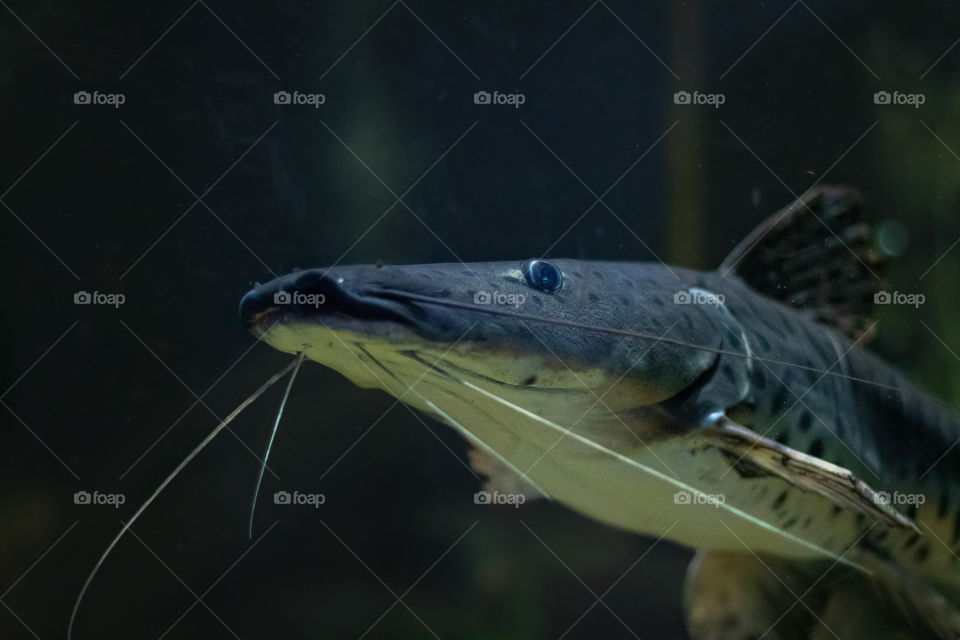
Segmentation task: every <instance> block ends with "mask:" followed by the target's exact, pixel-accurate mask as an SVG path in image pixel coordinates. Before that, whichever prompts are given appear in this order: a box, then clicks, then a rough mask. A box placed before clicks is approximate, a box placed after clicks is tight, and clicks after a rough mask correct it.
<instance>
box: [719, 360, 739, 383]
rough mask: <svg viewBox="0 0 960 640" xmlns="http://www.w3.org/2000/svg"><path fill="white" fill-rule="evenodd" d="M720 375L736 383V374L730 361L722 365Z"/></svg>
mask: <svg viewBox="0 0 960 640" xmlns="http://www.w3.org/2000/svg"><path fill="white" fill-rule="evenodd" d="M720 375H722V376H723V377H724V378H726V379H727V382H730V383H735V382H736V375H735V374H734V373H733V367H732V366H730V363H729V362H728V363H725V364H722V365H720Z"/></svg>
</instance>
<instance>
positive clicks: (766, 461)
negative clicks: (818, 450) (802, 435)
mask: <svg viewBox="0 0 960 640" xmlns="http://www.w3.org/2000/svg"><path fill="white" fill-rule="evenodd" d="M699 435H700V437H702V438H704V439H705V440H706V441H707V443H709V444H711V445H713V446H716V447H718V448H720V449H723V450H724V451H728V452H730V453H732V454H734V455H736V456H738V458H742V459H743V460H749V461H750V462H752V463H754V464H756V465H757V466H759V467H761V468H762V469H764V470H766V471H768V472H770V473H773V474H775V475H777V476H780V477H781V478H783V479H784V480H786V481H787V482H789V483H791V484H793V485H795V486H797V487H800V488H802V489H805V490H807V491H813V492H815V493H819V494H820V495H822V496H824V497H825V498H827V499H828V500H830V501H831V502H833V503H834V504H836V505H838V506H840V507H844V508H849V509H853V510H855V511H857V512H859V513H862V514H864V515H867V516H869V517H871V518H874V519H876V520H879V521H880V522H883V523H885V524H887V525H889V526H893V527H905V528H908V529H912V530H914V531H916V532H918V533H919V532H920V529H919V528H918V527H917V525H916V524H914V523H913V521H912V520H910V519H909V518H907V517H906V516H904V515H903V514H901V513H900V512H898V511H897V510H896V509H894V508H893V507H891V506H890V505H889V504H886V502H885V501H884V500H882V499H881V496H880V495H878V493H877V492H876V491H874V490H873V489H872V488H871V487H870V486H869V485H867V483H865V482H864V481H863V480H860V479H859V478H857V477H856V476H855V475H854V474H853V472H852V471H850V470H849V469H846V468H844V467H840V466H838V465H835V464H833V463H831V462H827V461H826V460H822V459H820V458H816V457H814V456H811V455H808V454H806V453H803V452H801V451H797V450H796V449H791V448H790V447H788V446H786V445H783V444H780V443H779V442H776V441H775V440H771V439H769V438H765V437H764V436H762V435H760V434H759V433H756V432H755V431H752V430H751V429H748V428H746V427H744V426H742V425H739V424H737V423H735V422H733V421H731V420H729V419H723V420H721V421H719V422H718V423H716V424H715V425H712V426H709V427H705V428H704V429H702V430H701V432H700V434H699Z"/></svg>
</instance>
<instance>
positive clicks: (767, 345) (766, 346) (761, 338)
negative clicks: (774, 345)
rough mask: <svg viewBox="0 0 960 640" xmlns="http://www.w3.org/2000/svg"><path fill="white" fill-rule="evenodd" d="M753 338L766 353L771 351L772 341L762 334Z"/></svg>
mask: <svg viewBox="0 0 960 640" xmlns="http://www.w3.org/2000/svg"><path fill="white" fill-rule="evenodd" d="M753 337H754V338H755V339H756V341H757V344H759V345H760V347H761V348H762V349H763V350H764V351H770V341H769V340H767V339H766V337H764V335H763V334H762V333H756V334H754V336H753Z"/></svg>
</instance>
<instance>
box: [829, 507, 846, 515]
mask: <svg viewBox="0 0 960 640" xmlns="http://www.w3.org/2000/svg"><path fill="white" fill-rule="evenodd" d="M841 511H843V509H841V508H840V507H838V506H837V505H833V508H832V509H830V515H832V516H838V515H840V512H841Z"/></svg>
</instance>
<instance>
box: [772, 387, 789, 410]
mask: <svg viewBox="0 0 960 640" xmlns="http://www.w3.org/2000/svg"><path fill="white" fill-rule="evenodd" d="M786 406H787V390H786V389H785V388H783V387H781V388H780V389H778V390H777V395H775V396H774V397H773V410H774V411H779V410H780V409H782V408H784V407H786Z"/></svg>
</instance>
